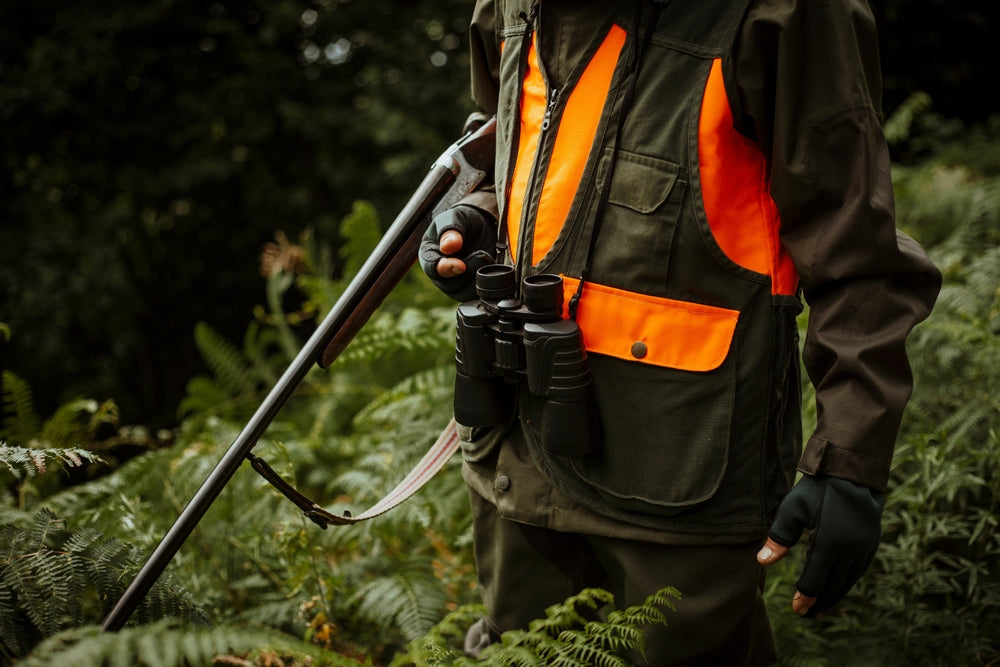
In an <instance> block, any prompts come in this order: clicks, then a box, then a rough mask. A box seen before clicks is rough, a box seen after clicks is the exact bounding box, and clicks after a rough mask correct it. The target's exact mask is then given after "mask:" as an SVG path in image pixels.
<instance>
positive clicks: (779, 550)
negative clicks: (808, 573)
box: [757, 537, 789, 565]
mask: <svg viewBox="0 0 1000 667" xmlns="http://www.w3.org/2000/svg"><path fill="white" fill-rule="evenodd" d="M788 551H789V547H786V546H784V545H782V544H778V543H777V542H775V541H774V540H772V539H771V538H770V537H769V538H767V541H766V542H764V546H762V547H761V548H760V551H758V552H757V562H758V563H760V564H761V565H771V564H772V563H777V562H778V561H779V560H781V559H782V558H784V557H785V556H786V555H787V554H788Z"/></svg>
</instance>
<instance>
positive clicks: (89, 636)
mask: <svg viewBox="0 0 1000 667" xmlns="http://www.w3.org/2000/svg"><path fill="white" fill-rule="evenodd" d="M262 653H266V654H267V655H268V656H271V658H269V659H270V660H271V661H270V662H267V663H263V662H262V663H260V664H294V665H315V666H316V667H319V666H320V665H326V666H329V667H356V666H358V665H360V664H361V663H359V662H357V661H356V660H352V659H350V658H347V657H344V656H340V655H337V654H335V653H331V652H329V651H323V650H322V649H319V648H317V647H316V646H312V645H310V644H308V643H306V642H303V641H301V640H298V639H295V638H293V637H290V636H288V635H284V634H281V633H278V632H274V631H272V630H268V629H266V628H259V627H250V626H228V625H224V626H219V627H214V628H191V627H186V626H182V625H179V624H178V623H177V622H176V621H160V622H157V623H154V624H151V625H148V626H143V627H138V628H125V629H123V630H121V631H119V632H115V633H100V632H98V631H97V628H95V627H93V626H88V627H84V628H77V629H73V630H68V631H65V632H62V633H60V634H58V635H55V636H53V637H50V638H48V639H46V640H45V641H43V642H42V643H41V644H39V645H38V646H37V647H36V648H35V649H34V650H33V651H32V653H31V655H30V656H28V657H27V658H25V659H24V660H22V661H20V662H19V663H18V664H19V665H22V666H23V667H43V666H44V667H48V666H49V665H95V666H97V665H110V666H115V665H126V666H129V667H131V666H137V667H138V666H149V667H154V666H155V667H186V666H188V665H212V664H220V663H222V662H225V658H226V657H227V656H228V657H234V658H235V657H238V656H239V657H246V658H247V659H249V660H252V659H253V656H255V655H260V654H262ZM282 658H284V659H282ZM250 664H253V663H250Z"/></svg>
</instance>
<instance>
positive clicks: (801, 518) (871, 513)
mask: <svg viewBox="0 0 1000 667" xmlns="http://www.w3.org/2000/svg"><path fill="white" fill-rule="evenodd" d="M884 506H885V494H884V493H882V492H880V491H875V490H873V489H870V488H868V487H866V486H862V485H860V484H855V483H854V482H849V481H847V480H846V479H839V478H837V477H827V476H825V475H818V476H812V475H805V476H803V477H802V479H801V480H799V482H798V484H796V485H795V486H794V487H793V488H792V490H791V491H790V492H789V493H788V495H787V496H785V498H784V500H782V501H781V504H780V505H778V514H777V516H776V517H775V520H774V524H773V525H772V526H771V532H770V534H769V536H768V539H767V542H766V543H765V544H764V546H763V548H761V550H760V552H759V553H758V554H757V560H758V561H760V562H761V563H762V564H764V565H770V564H771V563H775V562H777V561H779V560H781V559H782V558H784V556H785V554H787V553H788V550H789V548H790V547H792V546H794V545H795V543H796V542H798V541H799V537H801V535H802V531H803V530H808V531H809V550H808V551H807V555H806V564H805V567H804V568H803V570H802V576H801V577H800V578H799V581H798V583H797V584H796V588H797V589H798V590H797V591H796V593H795V597H794V598H793V599H792V609H793V610H794V611H795V613H796V614H799V615H800V616H806V617H812V616H815V615H816V614H818V613H819V612H821V611H823V610H825V609H828V608H830V607H831V606H833V605H834V604H835V603H836V602H837V601H838V600H840V599H841V598H842V597H844V596H845V595H846V594H847V592H848V591H849V590H851V587H852V586H853V585H854V583H855V582H856V581H857V580H858V579H859V578H860V577H861V575H862V574H863V573H864V571H865V570H867V569H868V566H869V565H870V564H871V562H872V559H873V558H874V557H875V551H876V550H877V549H878V544H879V538H880V537H881V535H882V508H883V507H884Z"/></svg>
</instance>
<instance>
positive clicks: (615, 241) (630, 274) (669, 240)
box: [591, 151, 687, 295]
mask: <svg viewBox="0 0 1000 667" xmlns="http://www.w3.org/2000/svg"><path fill="white" fill-rule="evenodd" d="M614 159H615V165H614V172H613V174H612V181H611V186H610V188H609V190H608V203H607V206H605V208H604V219H603V220H602V221H600V230H599V237H598V239H597V244H596V247H595V249H594V256H593V258H592V260H591V267H592V273H591V275H592V276H593V278H594V280H596V281H597V282H601V283H604V284H607V285H614V286H616V287H622V288H625V289H629V290H632V291H636V292H642V293H645V294H653V295H664V294H665V290H666V282H667V270H668V267H669V264H670V251H671V248H672V247H673V240H674V233H675V230H676V227H677V221H678V218H679V216H680V211H681V203H682V200H683V198H684V191H685V190H686V188H687V182H686V181H685V180H684V179H683V178H682V170H681V167H680V166H679V165H677V164H675V163H673V162H669V161H667V160H662V159H660V158H655V157H649V156H646V155H639V154H637V153H630V152H627V151H618V152H617V153H616V154H615V157H614ZM609 163H610V155H605V156H604V158H603V159H602V160H601V165H600V166H599V167H598V178H597V182H598V188H597V190H598V191H600V184H601V183H603V181H604V179H605V178H606V177H607V172H608V165H609Z"/></svg>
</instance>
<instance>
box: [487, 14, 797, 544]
mask: <svg viewBox="0 0 1000 667" xmlns="http://www.w3.org/2000/svg"><path fill="white" fill-rule="evenodd" d="M747 4H748V3H747V2H746V1H742V2H736V1H733V0H699V2H697V3H690V2H674V3H672V4H671V5H668V6H667V7H666V8H665V9H663V10H662V12H661V13H659V15H658V16H657V17H656V21H655V25H651V16H652V14H653V11H652V6H651V4H650V3H648V2H646V3H642V7H641V8H640V7H639V6H637V3H634V2H619V3H614V2H606V1H597V0H585V1H584V2H546V1H543V2H540V3H533V2H531V1H530V0H513V1H507V2H505V1H503V0H498V1H497V5H496V12H497V21H498V23H499V26H498V34H499V35H500V38H501V39H502V44H501V58H500V69H499V76H500V92H499V100H498V113H497V118H498V128H497V170H496V174H497V193H498V199H499V202H500V209H501V224H503V225H505V233H506V235H507V242H508V248H509V254H510V258H509V259H511V260H512V261H513V262H514V264H515V266H516V267H517V268H518V272H519V274H520V275H521V276H526V275H530V274H535V273H557V274H560V275H562V276H563V277H564V289H565V295H566V302H567V303H570V302H571V301H573V300H574V297H578V301H576V303H575V312H574V313H572V316H574V317H575V319H576V321H577V323H578V324H579V326H580V328H581V330H582V332H583V339H584V344H585V346H586V349H587V352H588V358H589V363H590V369H591V375H592V377H593V381H594V386H595V389H596V392H597V400H598V405H599V412H600V418H601V421H602V424H603V431H604V433H603V435H604V446H603V448H602V449H601V450H600V451H598V452H597V453H593V454H588V455H585V456H572V457H568V456H557V455H553V454H550V453H547V452H545V451H544V450H543V449H542V448H541V447H540V445H539V444H538V438H537V433H536V432H535V429H534V427H533V425H534V424H537V423H539V416H540V409H541V404H540V401H539V400H538V399H536V398H535V397H533V396H531V395H529V394H528V392H521V397H520V411H521V417H522V420H523V422H524V424H525V425H526V427H527V428H526V431H527V433H528V439H529V444H531V445H532V455H533V457H534V458H535V461H536V464H537V465H538V467H539V469H540V470H541V471H542V472H543V474H545V475H546V477H548V478H549V479H550V481H551V482H552V483H553V484H555V485H556V486H557V487H559V488H560V490H562V491H563V492H564V493H567V494H568V495H569V496H570V497H572V498H574V499H576V500H579V501H581V502H583V503H585V504H587V505H588V506H590V507H593V508H595V509H597V510H598V511H600V512H602V513H604V514H606V515H609V516H613V517H619V516H620V517H621V518H623V519H627V520H630V521H633V522H638V523H640V524H647V525H650V526H652V527H656V528H664V529H678V530H683V531H686V532H688V531H693V532H704V533H713V532H718V533H732V532H737V531H741V530H753V529H754V528H759V526H761V525H762V521H763V520H764V519H763V517H764V515H765V514H767V513H768V512H769V511H770V509H771V508H773V506H774V505H775V504H776V502H777V500H778V498H780V496H781V495H782V494H783V493H784V492H785V491H786V490H787V487H788V482H789V477H790V475H791V474H792V471H793V470H794V465H795V462H796V460H797V458H798V454H799V449H800V439H801V434H800V426H799V424H798V419H799V416H798V396H799V391H800V389H799V385H798V374H797V368H798V362H797V356H796V350H797V343H796V341H797V329H796V323H795V316H796V314H797V313H798V312H799V310H800V303H799V299H798V297H797V296H796V292H797V288H798V286H797V282H798V277H797V275H796V272H795V269H794V267H793V266H792V263H791V261H790V260H789V258H788V256H787V255H786V253H785V252H784V251H783V249H782V246H781V244H780V242H779V239H778V229H779V225H780V220H779V215H778V212H777V210H776V207H775V205H774V203H773V202H772V200H771V197H770V195H769V190H768V172H767V165H766V162H765V158H764V155H763V153H762V152H761V150H760V149H759V147H758V146H757V145H756V144H755V143H754V142H753V141H752V140H750V139H749V138H747V137H746V136H744V135H742V134H740V133H738V132H737V131H736V130H735V129H734V125H733V118H732V112H731V105H730V100H731V95H732V93H731V90H732V87H731V76H732V70H731V65H732V63H731V52H732V48H733V44H734V41H735V39H736V34H737V30H738V28H739V26H740V23H741V20H742V18H743V16H744V13H745V11H746V7H747ZM602 199H603V200H604V201H603V203H602ZM584 274H585V275H584ZM581 277H583V278H584V279H583V281H582V282H583V284H582V288H581ZM569 315H570V313H569V312H567V316H569Z"/></svg>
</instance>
